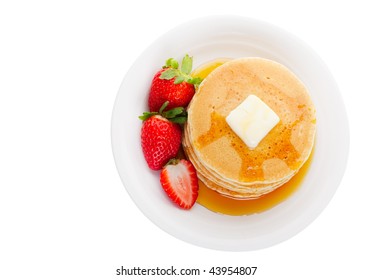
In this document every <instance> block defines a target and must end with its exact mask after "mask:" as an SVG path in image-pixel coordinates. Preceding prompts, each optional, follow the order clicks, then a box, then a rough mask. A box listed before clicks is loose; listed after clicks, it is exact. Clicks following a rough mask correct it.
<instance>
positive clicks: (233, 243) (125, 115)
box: [111, 16, 349, 251]
mask: <svg viewBox="0 0 372 280" xmlns="http://www.w3.org/2000/svg"><path fill="white" fill-rule="evenodd" d="M186 53H187V54H189V55H191V56H193V57H194V68H195V67H197V66H198V65H201V64H203V63H205V62H208V61H211V60H213V59H216V58H221V57H228V58H238V57H247V56H258V57H263V58H268V59H272V60H275V61H277V62H279V63H282V64H284V65H285V66H287V67H288V68H289V69H291V70H292V71H293V72H294V73H295V74H296V75H297V76H298V77H299V78H300V79H301V80H302V81H303V82H304V84H305V85H306V86H307V88H308V90H309V92H310V94H311V97H312V100H313V102H314V104H315V107H316V109H317V136H316V148H315V151H314V154H313V159H312V164H311V166H310V168H309V170H308V173H307V175H306V177H305V179H304V181H303V182H302V184H301V186H300V188H299V190H297V191H296V192H295V193H294V194H293V195H291V196H290V197H289V198H288V199H287V200H285V201H284V202H282V203H281V204H279V205H277V206H276V207H274V208H272V209H270V210H268V211H265V212H263V213H260V214H254V215H248V216H237V217H236V216H228V215H222V214H217V213H214V212H212V211H209V210H207V209H205V208H204V207H202V206H200V205H199V204H195V206H194V207H193V208H192V209H191V210H190V211H185V210H181V209H178V208H177V207H176V206H175V205H174V204H173V203H172V202H170V201H169V199H168V198H167V196H166V195H165V193H164V192H163V190H162V188H161V187H160V184H159V173H158V172H154V171H151V170H149V168H148V167H147V165H146V162H145V160H144V158H143V155H142V150H141V144H140V129H141V122H140V121H139V119H138V118H137V116H139V115H141V114H142V112H143V111H146V110H147V97H148V90H149V87H150V83H151V80H152V77H153V75H154V73H155V72H156V71H157V70H158V69H159V67H161V66H162V65H164V61H165V60H166V59H167V58H169V57H174V58H176V59H178V60H180V59H181V58H182V57H183V56H184V54H186ZM138 73H141V75H138ZM138 77H140V80H139V78H138ZM111 128H112V131H111V132H112V149H113V154H114V158H115V163H116V166H117V169H118V172H119V174H120V177H121V179H122V182H123V184H124V186H125V188H126V190H127V191H128V193H129V195H130V197H131V198H132V199H133V201H134V202H135V204H136V205H137V206H138V208H139V209H140V210H141V211H142V212H143V214H144V215H145V216H147V217H148V218H149V219H150V220H151V221H152V222H153V223H155V224H156V225H157V226H158V227H159V228H161V229H163V230H164V231H166V232H167V233H169V234H171V235H173V236H174V237H176V238H179V239H181V240H184V241H186V242H189V243H191V244H194V245H198V246H202V247H206V248H211V249H217V250H227V251H248V250H256V249H262V248H265V247H269V246H272V245H275V244H278V243H280V242H282V241H284V240H287V239H289V238H291V237H293V236H294V235H296V234H297V233H298V232H300V231H301V230H303V229H304V228H306V227H307V226H308V225H309V224H310V223H311V222H312V221H314V219H315V218H316V217H317V216H318V215H319V214H320V213H321V212H322V211H323V210H324V208H325V207H326V206H327V204H328V203H329V201H330V200H331V198H332V196H333V195H334V193H335V191H336V189H337V187H338V185H339V184H340V182H341V179H342V176H343V174H344V171H345V168H346V162H347V156H348V149H349V129H348V120H347V116H346V112H345V107H344V104H343V101H342V98H341V95H340V93H339V90H338V88H337V85H336V83H335V81H334V79H333V77H332V75H331V73H330V72H329V70H328V69H327V67H326V65H325V64H324V62H323V61H322V60H321V59H320V58H319V56H318V55H317V54H316V53H315V52H314V51H313V50H312V49H311V48H310V47H309V46H307V45H306V44H305V43H304V42H302V41H301V40H300V39H298V38H297V37H295V36H294V35H292V34H290V33H288V32H287V31H285V30H283V29H281V28H278V27H276V26H274V25H272V24H269V23H266V22H262V21H258V20H255V19H251V18H244V17H236V16H213V17H206V18H200V19H196V20H193V21H190V22H187V23H184V24H182V25H180V26H178V27H176V28H174V29H173V30H170V31H169V32H167V33H166V34H164V35H163V36H161V37H160V38H158V39H157V40H156V41H155V42H153V43H152V44H151V45H150V46H149V47H148V48H147V49H146V50H145V51H144V52H143V53H142V54H141V55H140V57H138V59H137V60H136V61H135V63H134V64H133V66H132V67H131V68H130V70H129V71H128V73H127V74H126V76H125V78H124V80H123V82H122V84H121V87H120V89H119V92H118V94H117V98H116V101H115V105H114V109H113V114H112V127H111Z"/></svg>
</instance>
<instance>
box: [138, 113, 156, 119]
mask: <svg viewBox="0 0 372 280" xmlns="http://www.w3.org/2000/svg"><path fill="white" fill-rule="evenodd" d="M157 114H158V112H143V115H142V116H139V117H138V118H139V119H140V120H141V121H145V120H147V119H149V118H151V117H152V116H155V115H157Z"/></svg>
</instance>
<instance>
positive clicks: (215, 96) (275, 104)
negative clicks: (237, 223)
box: [187, 58, 316, 185]
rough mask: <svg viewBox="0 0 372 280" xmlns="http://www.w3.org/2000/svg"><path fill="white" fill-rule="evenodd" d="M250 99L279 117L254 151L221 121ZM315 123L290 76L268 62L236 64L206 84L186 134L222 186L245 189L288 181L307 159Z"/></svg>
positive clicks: (301, 90)
mask: <svg viewBox="0 0 372 280" xmlns="http://www.w3.org/2000/svg"><path fill="white" fill-rule="evenodd" d="M250 94H254V95H256V96H258V97H259V98H260V99H261V100H262V101H264V102H265V103H266V104H267V105H268V106H269V107H270V108H271V109H272V110H274V111H275V113H276V114H277V115H278V116H279V117H280V122H279V123H278V124H277V125H276V126H275V127H274V128H273V129H272V130H271V131H270V132H269V133H268V134H267V135H266V137H265V138H264V139H263V140H262V141H261V142H260V144H259V145H258V146H257V147H256V148H255V149H254V150H250V149H249V148H248V147H247V146H246V145H245V144H244V142H243V141H242V140H241V139H240V138H239V137H238V136H237V135H236V134H235V133H234V132H233V131H232V130H231V128H230V127H229V125H228V124H227V123H226V121H225V118H226V116H227V115H228V114H229V113H230V112H231V111H232V110H233V109H235V108H236V107H237V106H238V105H239V104H240V103H241V102H242V101H244V100H245V99H246V98H247V97H248V95H250ZM315 122H316V121H315V109H314V106H313V103H312V101H311V99H310V97H309V94H308V92H307V90H306V88H305V86H304V85H303V84H302V82H301V81H300V80H299V79H298V78H297V77H296V76H295V75H294V74H293V73H292V72H291V71H289V70H288V69H287V68H286V67H284V66H283V65H281V64H279V63H276V62H274V61H271V60H267V59H262V58H240V59H236V60H232V61H229V62H226V63H225V64H223V65H222V66H220V67H218V68H217V69H215V70H214V71H212V73H210V74H209V75H208V76H207V78H206V79H204V81H203V82H202V84H201V85H200V87H199V89H198V91H197V93H196V94H195V96H194V97H193V99H192V101H191V103H190V105H189V108H188V122H187V133H188V137H189V140H190V145H192V147H193V150H194V152H195V156H196V157H197V159H198V161H199V162H201V163H202V164H203V165H204V166H205V167H206V168H208V169H210V170H211V171H212V172H213V173H215V174H218V175H217V176H218V177H221V178H222V179H223V180H227V181H231V182H232V183H234V182H237V183H238V184H242V185H244V184H247V185H249V184H254V183H272V182H278V181H280V180H284V179H286V178H290V177H292V176H293V175H294V174H295V173H296V172H297V171H298V170H299V169H300V168H301V166H302V165H303V163H304V162H305V161H306V160H307V159H308V157H309V155H310V152H311V149H312V147H313V143H314V136H315Z"/></svg>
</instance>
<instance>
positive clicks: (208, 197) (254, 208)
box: [192, 59, 312, 216]
mask: <svg viewBox="0 0 372 280" xmlns="http://www.w3.org/2000/svg"><path fill="white" fill-rule="evenodd" d="M228 60H229V59H216V60H214V61H211V62H209V63H206V64H204V65H202V66H200V67H198V68H197V69H195V70H194V71H193V73H192V75H193V76H194V77H200V78H202V79H204V78H205V77H207V76H208V74H209V73H211V72H212V71H213V70H214V69H216V68H217V67H219V66H221V65H222V64H223V63H225V62H227V61H228ZM311 159H312V154H311V155H310V157H309V159H308V160H307V161H306V163H305V164H304V165H303V166H302V168H301V169H300V170H299V171H298V173H297V174H296V175H295V176H294V177H293V178H292V179H291V180H290V181H289V182H287V183H285V184H284V185H283V186H281V187H280V188H278V189H276V190H274V191H273V192H271V193H269V194H266V195H264V196H262V197H260V198H258V199H252V200H237V199H232V198H228V197H226V196H223V195H221V194H219V193H218V192H216V191H214V190H211V189H209V188H208V187H206V186H205V185H204V184H203V182H202V181H200V180H199V196H198V199H197V202H198V203H199V204H200V205H202V206H204V207H205V208H207V209H209V210H211V211H213V212H217V213H221V214H225V215H233V216H242V215H250V214H255V213H260V212H263V211H266V210H269V209H270V208H272V207H274V206H276V205H278V204H280V203H281V202H283V201H284V200H286V199H287V198H288V197H290V196H291V195H292V194H293V193H294V192H295V191H296V190H297V189H298V188H299V186H300V185H301V183H302V181H303V179H304V178H305V176H306V174H307V171H308V169H309V166H310V164H311Z"/></svg>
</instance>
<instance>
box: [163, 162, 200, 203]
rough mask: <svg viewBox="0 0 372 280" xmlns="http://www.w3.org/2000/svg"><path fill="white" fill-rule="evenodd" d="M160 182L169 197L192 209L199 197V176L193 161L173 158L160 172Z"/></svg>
mask: <svg viewBox="0 0 372 280" xmlns="http://www.w3.org/2000/svg"><path fill="white" fill-rule="evenodd" d="M160 183H161V185H162V187H163V189H164V191H165V192H166V194H167V195H168V196H169V198H170V199H171V200H172V201H173V202H174V203H176V204H177V205H178V206H180V207H181V208H183V209H190V208H191V207H192V206H193V205H194V203H195V201H196V198H197V197H198V190H199V185H198V177H197V175H196V170H195V168H194V166H193V165H192V163H191V162H190V161H188V160H185V159H181V160H178V159H174V160H171V161H170V162H169V163H168V164H167V165H166V166H165V167H163V169H162V171H161V173H160Z"/></svg>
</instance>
